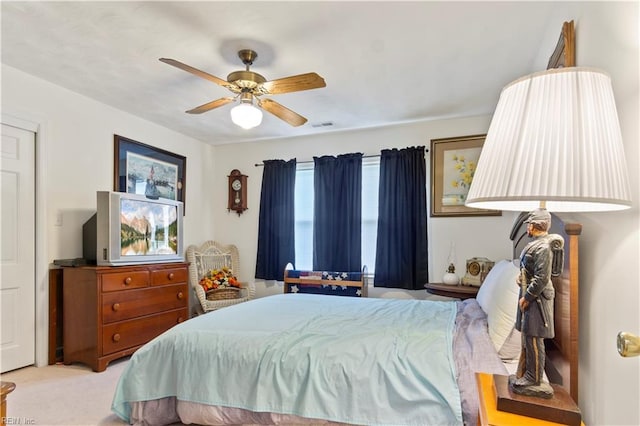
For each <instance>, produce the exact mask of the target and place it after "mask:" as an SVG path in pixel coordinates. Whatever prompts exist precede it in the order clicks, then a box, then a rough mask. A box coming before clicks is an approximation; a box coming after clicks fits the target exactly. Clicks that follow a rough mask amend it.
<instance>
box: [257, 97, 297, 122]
mask: <svg viewBox="0 0 640 426" xmlns="http://www.w3.org/2000/svg"><path fill="white" fill-rule="evenodd" d="M258 106H259V107H261V108H263V109H264V110H265V111H268V112H270V113H271V114H273V115H275V116H276V117H278V118H279V119H281V120H284V121H286V122H287V123H289V124H291V125H292V126H293V127H298V126H301V125H303V124H304V123H306V122H307V119H306V118H304V117H303V116H301V115H300V114H298V113H296V112H293V111H291V110H290V109H289V108H287V107H285V106H283V105H281V104H279V103H278V102H276V101H272V100H271V99H258Z"/></svg>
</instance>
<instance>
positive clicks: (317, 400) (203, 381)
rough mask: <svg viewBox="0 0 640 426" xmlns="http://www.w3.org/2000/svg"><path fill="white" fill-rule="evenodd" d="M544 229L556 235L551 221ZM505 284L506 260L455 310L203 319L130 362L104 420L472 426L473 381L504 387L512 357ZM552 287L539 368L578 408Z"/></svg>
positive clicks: (291, 310) (334, 300)
mask: <svg viewBox="0 0 640 426" xmlns="http://www.w3.org/2000/svg"><path fill="white" fill-rule="evenodd" d="M520 225H521V223H519V222H518V221H516V224H515V226H514V231H513V232H512V237H513V238H512V239H513V240H514V257H518V255H519V252H518V250H519V249H520V247H521V246H522V245H523V244H524V243H525V242H526V238H524V237H523V236H522V229H521V228H522V227H521V226H520ZM554 226H555V228H558V227H560V228H561V230H562V233H563V234H564V235H567V233H566V227H565V225H564V224H562V223H561V221H559V219H558V218H557V217H554ZM571 229H573V228H571ZM578 234H579V232H577V233H572V234H570V235H569V236H568V238H569V239H567V244H566V246H567V250H566V252H565V268H564V269H565V273H563V275H562V276H561V277H559V279H558V280H557V281H558V284H559V285H560V286H562V288H564V286H565V284H566V285H568V288H573V287H572V286H573V284H574V283H573V280H574V279H575V280H577V262H578V259H577V236H578ZM566 238H567V237H566ZM574 243H575V244H574ZM574 249H576V253H575V255H574V254H573V252H572V251H571V250H574ZM494 270H495V272H494ZM515 274H517V268H516V267H515V265H514V264H513V262H512V259H505V260H503V261H500V262H497V263H496V266H494V268H493V269H492V271H491V273H490V274H489V276H487V279H486V280H485V284H483V286H482V287H481V288H480V291H479V292H478V298H477V299H468V300H465V301H428V300H399V299H379V298H356V297H338V296H330V295H317V294H278V295H273V296H268V297H263V298H259V299H255V300H252V301H250V302H246V303H243V304H239V305H234V306H231V307H228V308H224V309H221V310H217V311H213V312H210V313H207V314H204V315H201V316H199V317H196V318H193V319H191V320H189V321H186V322H184V323H182V324H179V325H177V326H175V327H174V328H172V329H170V330H168V331H167V332H165V333H164V334H162V335H161V336H158V337H157V338H156V339H154V340H152V341H151V342H149V343H147V344H146V345H145V346H143V347H142V348H140V349H139V350H138V351H137V352H136V353H135V354H134V355H133V356H132V357H131V360H130V362H129V363H128V365H127V367H126V368H125V371H124V372H123V374H122V376H121V377H120V380H119V382H118V385H117V387H116V391H115V394H114V399H113V403H112V410H113V411H114V412H115V413H116V414H117V415H118V416H119V417H121V418H122V419H123V420H125V421H127V422H130V423H132V424H148V425H163V424H172V423H179V422H182V423H185V424H192V423H193V424H305V423H306V424H368V425H376V424H414V425H423V424H437V425H459V424H468V425H475V424H476V422H477V413H478V400H477V391H476V382H475V376H474V374H475V372H478V371H481V372H487V373H497V374H507V368H506V367H505V363H508V361H509V360H510V359H513V357H514V353H513V347H512V346H510V345H509V344H508V343H509V342H512V341H513V340H514V339H515V338H514V334H513V321H512V320H511V319H510V318H511V315H512V316H513V317H515V312H513V311H514V309H515V308H514V307H515V306H516V305H517V304H516V302H513V299H509V297H511V298H513V296H512V294H513V292H512V290H511V289H513V288H516V292H517V286H516V285H515V282H514V278H515ZM562 288H560V289H559V293H560V295H561V296H560V297H558V298H557V299H556V300H557V304H561V305H562V306H557V308H556V310H557V313H559V315H558V314H557V315H556V330H558V337H559V338H558V342H557V343H554V344H552V345H549V346H550V351H549V352H550V353H551V354H552V355H551V356H550V358H549V360H550V361H549V362H548V363H547V366H548V367H549V368H550V371H553V373H552V374H549V378H550V379H551V380H552V381H554V382H556V383H560V384H562V385H563V386H565V387H567V390H568V391H570V392H571V395H572V396H574V391H575V397H574V398H575V399H576V400H577V352H576V354H572V353H571V351H573V350H575V351H577V346H576V347H574V345H573V341H572V339H573V338H575V339H576V343H577V324H572V323H573V322H577V312H574V311H573V309H574V305H573V301H572V300H571V298H572V297H573V296H577V291H576V292H575V294H574V293H573V292H572V291H569V292H568V293H567V292H565V291H564V290H563V289H562ZM576 288H577V287H576ZM504 293H508V294H509V296H508V297H506V296H504ZM565 296H566V297H565ZM515 297H516V299H515V300H517V294H516V296H515ZM512 303H513V304H512ZM565 303H568V306H564V304H565ZM486 311H488V312H486ZM511 312H512V313H511ZM567 313H568V315H567ZM566 330H568V331H566ZM574 332H575V334H573V333H574ZM567 339H568V340H567ZM567 341H568V343H565V342H567ZM574 355H575V356H574ZM574 369H575V374H574V371H573V370H574ZM574 375H575V378H574ZM574 380H575V381H574Z"/></svg>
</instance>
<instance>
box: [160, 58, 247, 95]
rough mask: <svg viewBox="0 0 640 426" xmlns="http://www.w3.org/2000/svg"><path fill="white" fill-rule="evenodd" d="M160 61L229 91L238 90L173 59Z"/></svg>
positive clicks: (221, 80) (232, 85) (226, 82)
mask: <svg viewBox="0 0 640 426" xmlns="http://www.w3.org/2000/svg"><path fill="white" fill-rule="evenodd" d="M160 61H161V62H164V63H165V64H169V65H172V66H174V67H176V68H180V69H181V70H183V71H187V72H190V73H191V74H193V75H197V76H198V77H201V78H204V79H205V80H209V81H211V82H213V83H216V84H219V85H220V86H222V87H226V88H227V89H229V90H234V89H235V90H236V91H237V90H239V89H238V87H237V86H236V85H235V84H233V83H229V82H228V81H226V80H223V79H221V78H218V77H216V76H215V75H211V74H209V73H206V72H204V71H200V70H199V69H197V68H194V67H192V66H190V65H187V64H183V63H182V62H180V61H176V60H175V59H169V58H160Z"/></svg>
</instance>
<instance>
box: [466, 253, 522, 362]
mask: <svg viewBox="0 0 640 426" xmlns="http://www.w3.org/2000/svg"><path fill="white" fill-rule="evenodd" d="M519 272H520V271H519V269H518V267H516V266H515V265H514V263H513V262H512V261H511V260H501V261H499V262H497V263H496V264H495V265H494V266H493V268H491V270H490V271H489V274H487V277H486V278H485V280H484V282H483V283H482V286H481V287H480V289H479V290H478V295H477V296H476V300H477V301H478V304H479V305H480V307H481V308H482V310H483V311H484V312H485V313H486V314H487V323H488V325H489V337H491V341H492V342H493V345H494V346H495V348H496V351H497V352H498V355H499V356H500V358H501V359H502V360H511V359H515V358H517V357H519V356H520V349H521V343H520V332H519V331H518V330H516V329H515V323H516V312H517V309H518V293H519V289H518V285H517V284H516V279H517V277H518V273H519Z"/></svg>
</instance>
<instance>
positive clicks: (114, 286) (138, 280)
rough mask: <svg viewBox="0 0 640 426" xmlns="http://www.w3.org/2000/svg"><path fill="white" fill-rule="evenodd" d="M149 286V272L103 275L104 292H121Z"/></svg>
mask: <svg viewBox="0 0 640 426" xmlns="http://www.w3.org/2000/svg"><path fill="white" fill-rule="evenodd" d="M148 286H149V271H127V272H114V273H109V274H103V275H102V291H119V290H126V289H130V288H141V287H148Z"/></svg>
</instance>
